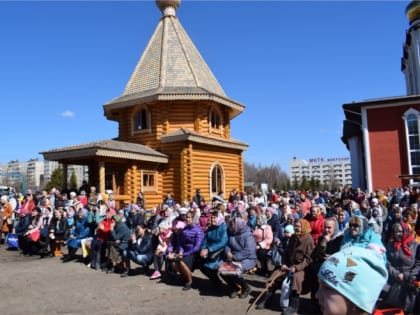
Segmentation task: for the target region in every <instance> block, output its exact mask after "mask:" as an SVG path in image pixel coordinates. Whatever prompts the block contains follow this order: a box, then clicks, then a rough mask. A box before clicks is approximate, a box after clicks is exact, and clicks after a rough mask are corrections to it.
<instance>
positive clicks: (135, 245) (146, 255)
mask: <svg viewBox="0 0 420 315" xmlns="http://www.w3.org/2000/svg"><path fill="white" fill-rule="evenodd" d="M123 255H124V261H125V267H126V269H125V271H124V272H123V273H122V274H121V277H127V276H128V273H129V272H130V261H131V260H132V261H134V262H135V263H137V264H139V265H142V266H143V267H144V268H145V269H148V268H149V265H150V264H151V263H152V260H153V245H152V236H151V235H150V234H149V233H147V232H146V225H145V224H144V223H140V224H138V225H137V226H136V232H135V233H132V234H131V242H129V245H128V249H127V250H125V251H124V252H123Z"/></svg>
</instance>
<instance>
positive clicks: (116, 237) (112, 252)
mask: <svg viewBox="0 0 420 315" xmlns="http://www.w3.org/2000/svg"><path fill="white" fill-rule="evenodd" d="M130 237H131V231H130V229H129V228H128V226H127V224H125V222H122V220H121V217H120V216H118V215H114V216H113V217H112V223H111V240H110V242H108V260H109V262H110V265H111V266H110V267H109V268H108V269H107V271H106V273H113V272H114V271H115V266H116V265H117V262H118V261H119V259H120V258H121V256H122V255H123V252H124V251H126V250H127V249H128V242H129V240H130Z"/></svg>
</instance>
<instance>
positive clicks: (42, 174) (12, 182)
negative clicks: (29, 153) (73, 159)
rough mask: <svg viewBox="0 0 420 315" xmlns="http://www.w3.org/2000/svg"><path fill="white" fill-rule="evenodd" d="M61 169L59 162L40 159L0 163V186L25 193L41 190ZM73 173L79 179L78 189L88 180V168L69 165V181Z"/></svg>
mask: <svg viewBox="0 0 420 315" xmlns="http://www.w3.org/2000/svg"><path fill="white" fill-rule="evenodd" d="M59 167H61V165H60V164H59V163H58V162H55V161H41V160H39V159H30V160H29V161H27V162H20V161H19V160H13V161H10V162H8V163H0V185H2V186H12V187H14V188H15V189H16V190H17V191H18V192H25V191H26V189H32V190H41V189H43V188H44V187H45V185H46V184H47V183H48V182H49V181H50V180H51V175H52V174H53V172H54V171H55V170H56V169H57V168H59ZM73 173H74V174H75V175H76V178H77V185H78V186H77V187H80V186H81V185H82V181H83V180H88V167H87V166H83V165H68V173H67V181H69V180H70V177H71V175H72V174H73Z"/></svg>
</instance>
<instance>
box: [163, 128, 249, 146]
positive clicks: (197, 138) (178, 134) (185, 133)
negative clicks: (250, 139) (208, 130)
mask: <svg viewBox="0 0 420 315" xmlns="http://www.w3.org/2000/svg"><path fill="white" fill-rule="evenodd" d="M179 141H191V142H196V143H203V144H208V145H215V146H219V147H225V148H230V149H238V150H246V149H247V148H248V144H246V143H244V142H242V141H239V140H235V139H229V140H225V139H218V138H213V137H208V136H204V135H202V134H199V133H197V132H194V131H192V130H189V129H188V128H179V129H177V130H175V131H173V132H170V133H168V134H165V135H163V136H162V143H171V142H179Z"/></svg>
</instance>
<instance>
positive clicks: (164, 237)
mask: <svg viewBox="0 0 420 315" xmlns="http://www.w3.org/2000/svg"><path fill="white" fill-rule="evenodd" d="M171 237H172V228H171V227H170V225H169V223H168V222H166V221H163V222H161V223H160V224H159V236H158V245H157V246H156V249H155V252H154V254H153V265H154V268H155V271H154V272H153V274H152V275H151V276H150V279H151V280H154V279H159V278H160V277H161V269H162V265H163V262H164V260H165V259H166V255H167V251H168V248H169V245H170V243H171Z"/></svg>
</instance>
